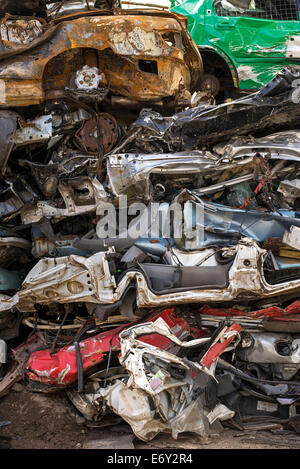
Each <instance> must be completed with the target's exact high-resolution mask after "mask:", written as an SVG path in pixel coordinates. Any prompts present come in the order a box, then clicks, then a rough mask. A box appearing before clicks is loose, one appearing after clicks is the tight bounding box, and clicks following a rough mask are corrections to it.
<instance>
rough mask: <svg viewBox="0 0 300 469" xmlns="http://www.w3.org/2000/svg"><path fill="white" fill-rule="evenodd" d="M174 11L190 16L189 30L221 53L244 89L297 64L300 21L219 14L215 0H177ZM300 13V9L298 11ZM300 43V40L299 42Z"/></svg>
mask: <svg viewBox="0 0 300 469" xmlns="http://www.w3.org/2000/svg"><path fill="white" fill-rule="evenodd" d="M176 3H177V4H178V3H179V5H177V6H175V7H174V8H172V11H174V12H176V13H180V14H182V15H184V16H186V17H187V20H188V30H189V32H190V34H191V36H192V38H193V39H194V41H195V42H196V44H197V45H199V46H206V47H207V46H209V47H210V48H213V49H214V50H215V51H216V52H217V53H218V54H220V55H221V56H222V57H223V58H224V59H225V60H226V62H227V64H228V65H229V68H230V70H231V72H232V74H233V76H236V77H237V80H238V82H239V87H240V89H244V90H246V89H247V90H256V89H258V88H260V87H261V86H262V85H265V84H266V83H267V82H268V81H270V80H271V79H272V78H273V77H274V75H275V74H276V73H278V72H279V71H280V70H282V68H283V67H285V66H287V65H291V66H293V67H295V66H296V68H297V62H296V60H297V59H298V61H299V58H300V45H299V47H298V44H297V43H298V41H297V40H294V44H295V45H294V47H293V54H292V55H293V59H294V60H292V59H290V60H289V58H290V56H291V54H290V52H289V51H290V49H291V45H290V43H291V41H290V38H291V37H293V36H294V37H296V38H297V37H300V21H299V20H298V21H277V20H271V19H262V18H253V17H250V16H249V17H247V16H246V14H244V16H234V17H233V16H218V15H217V14H216V11H215V8H214V3H215V0H200V1H198V2H195V1H194V0H186V1H182V2H181V1H180V0H179V2H178V1H176ZM209 12H210V13H209ZM298 15H299V12H298ZM299 42H300V41H299Z"/></svg>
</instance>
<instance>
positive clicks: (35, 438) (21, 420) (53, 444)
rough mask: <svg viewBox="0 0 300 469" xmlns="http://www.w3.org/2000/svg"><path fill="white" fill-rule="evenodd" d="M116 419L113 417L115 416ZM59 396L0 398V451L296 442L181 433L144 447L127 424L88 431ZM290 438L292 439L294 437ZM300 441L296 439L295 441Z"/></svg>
mask: <svg viewBox="0 0 300 469" xmlns="http://www.w3.org/2000/svg"><path fill="white" fill-rule="evenodd" d="M114 417H115V416H114ZM83 420H84V419H82V417H81V416H80V415H79V414H78V413H77V411H75V409H74V407H73V406H72V404H71V403H70V402H69V400H68V399H67V397H66V395H65V394H64V392H61V393H56V394H48V395H46V394H40V393H32V392H28V391H26V389H25V388H24V386H22V385H21V384H19V383H17V384H15V385H14V387H13V390H11V391H10V393H9V394H8V395H6V396H5V397H3V398H2V399H1V400H0V421H10V422H11V423H10V424H9V425H6V426H1V427H0V448H1V449H2V448H12V449H121V448H123V449H134V448H137V449H145V448H147V449H152V450H153V449H180V448H181V449H295V448H300V443H299V441H300V438H299V437H298V436H297V434H292V433H291V434H290V435H289V437H288V438H286V437H284V436H280V435H275V434H274V433H271V432H267V431H260V432H251V433H243V432H241V431H238V430H232V429H228V428H223V430H222V429H221V433H219V435H217V434H216V435H215V436H213V437H211V438H209V439H206V440H203V439H200V438H199V437H198V436H195V435H194V434H181V435H180V436H179V438H178V440H177V441H175V440H173V439H172V438H171V437H170V436H169V435H158V436H157V437H156V438H155V439H154V440H152V441H151V442H149V443H144V442H142V441H140V440H138V439H137V438H135V437H134V435H133V434H132V432H131V429H130V427H129V426H128V425H127V424H122V423H116V424H115V425H114V426H108V427H105V428H98V429H96V428H88V427H86V426H85V424H84V423H83ZM293 435H294V436H293ZM298 438H299V440H298Z"/></svg>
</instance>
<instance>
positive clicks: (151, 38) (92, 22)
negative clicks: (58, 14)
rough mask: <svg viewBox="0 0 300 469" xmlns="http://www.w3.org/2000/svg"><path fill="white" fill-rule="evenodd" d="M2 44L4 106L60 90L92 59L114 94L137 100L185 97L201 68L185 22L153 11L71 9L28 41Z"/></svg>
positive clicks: (0, 62) (69, 85)
mask: <svg viewBox="0 0 300 469" xmlns="http://www.w3.org/2000/svg"><path fill="white" fill-rule="evenodd" d="M108 13H109V14H108ZM154 13H155V14H154ZM2 46H6V49H3V47H2V50H4V52H3V54H2V57H1V55H0V107H7V106H29V105H34V104H40V103H42V102H44V101H45V100H46V99H48V98H52V97H53V96H54V97H57V96H59V95H60V94H61V95H63V94H64V93H65V92H66V91H67V90H68V89H70V88H72V80H74V74H75V73H76V71H77V70H79V69H81V68H82V67H83V66H85V65H88V64H89V63H91V60H92V63H93V64H96V63H98V66H99V69H100V72H101V73H102V74H104V76H105V78H106V82H107V84H108V87H109V89H110V91H111V93H112V94H114V95H118V96H125V97H129V98H131V99H134V100H138V101H159V100H161V99H163V98H170V97H174V98H175V101H176V100H177V101H178V100H179V101H180V96H182V95H183V90H185V91H186V90H188V91H190V90H192V89H193V87H194V86H195V81H196V79H197V78H199V76H200V74H201V73H202V61H201V57H200V54H199V52H198V50H197V48H196V46H195V44H193V42H192V40H191V39H190V37H189V35H188V33H187V32H186V22H185V21H184V20H183V19H182V18H180V17H179V15H175V14H171V13H165V12H161V11H155V10H147V13H145V11H144V12H143V13H141V12H138V11H132V10H131V12H130V14H128V13H124V11H122V10H114V11H113V12H112V11H110V12H105V11H101V12H95V11H93V12H85V13H81V14H77V15H73V16H67V17H63V18H60V19H59V20H56V21H52V22H51V23H48V24H47V25H44V32H43V33H42V35H40V36H39V37H37V38H34V39H33V40H32V42H31V43H29V44H26V45H24V44H20V43H15V42H12V43H10V44H9V45H8V44H7V41H5V44H4V41H2ZM8 46H9V47H8ZM91 58H92V59H91ZM58 92H59V93H58Z"/></svg>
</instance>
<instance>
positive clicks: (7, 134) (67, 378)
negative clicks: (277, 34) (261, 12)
mask: <svg viewBox="0 0 300 469" xmlns="http://www.w3.org/2000/svg"><path fill="white" fill-rule="evenodd" d="M9 3H10V2H8V1H6V2H1V5H2V4H5V6H4V7H3V9H2V10H3V11H2V14H3V17H2V19H1V25H0V35H1V48H0V129H1V131H0V139H1V145H0V167H1V168H0V169H1V179H0V291H1V295H0V396H4V395H5V394H7V393H8V392H9V390H10V388H11V386H12V385H13V384H14V383H15V382H16V381H18V380H23V382H24V383H25V384H26V388H27V389H28V390H32V391H35V392H46V393H47V392H55V391H59V390H63V391H65V392H66V393H67V395H68V397H69V399H70V401H71V402H72V403H73V404H74V405H75V407H76V408H77V409H78V411H79V412H80V413H81V414H82V415H83V416H84V417H85V419H86V422H87V424H91V423H92V424H93V425H94V426H95V425H99V426H101V425H102V424H103V421H114V418H115V417H116V416H118V418H120V419H123V420H125V421H126V422H127V423H129V424H130V426H131V427H132V430H133V432H134V434H135V435H136V436H137V437H138V438H140V439H142V440H144V441H149V440H151V439H153V438H154V437H155V436H156V435H157V434H158V433H160V432H169V433H172V436H173V437H174V438H177V436H178V434H179V433H181V432H186V431H188V432H194V433H196V434H198V435H201V436H207V435H209V434H210V433H211V431H212V429H214V425H216V424H215V422H216V421H222V422H223V423H224V424H227V425H231V426H233V427H234V428H240V429H242V428H253V427H256V428H257V427H260V428H272V426H273V427H274V425H275V426H276V425H277V426H278V425H282V426H288V427H289V428H293V429H294V430H295V431H300V426H299V418H300V408H299V403H300V400H299V397H300V379H299V376H300V370H299V368H300V300H299V291H300V178H299V176H300V164H299V163H300V131H299V130H297V129H298V128H300V127H299V126H300V105H299V101H300V88H298V87H297V83H298V82H299V78H300V72H299V71H297V70H295V69H291V68H286V69H284V70H283V71H282V72H281V73H280V74H279V75H277V76H276V77H274V79H273V80H272V81H271V82H270V83H268V84H267V85H266V86H265V87H263V88H262V89H261V90H260V91H259V92H258V93H254V94H252V95H250V96H247V97H244V98H240V99H238V100H235V101H231V102H226V103H221V104H212V100H211V98H210V97H205V96H203V93H202V94H201V93H197V82H198V81H199V77H201V73H202V62H201V57H200V55H199V52H198V50H197V48H196V46H195V44H194V43H193V42H192V40H191V39H190V37H189V35H188V33H187V31H186V21H185V19H184V18H183V17H181V16H179V15H175V14H171V13H167V12H163V11H158V10H140V11H134V10H122V9H110V10H109V9H106V10H105V9H103V8H102V9H101V7H103V5H102V3H103V4H104V3H105V2H85V1H83V2H78V1H77V2H76V1H74V2H59V3H58V4H54V6H53V3H52V5H50V7H49V5H48V6H47V5H46V4H47V3H50V2H36V1H33V0H32V1H29V0H28V1H24V2H22V12H20V11H19V10H18V8H21V7H20V6H18V7H17V6H16V5H17V4H18V3H19V2H14V1H12V2H11V3H10V7H11V9H10V8H9V6H8V4H9ZM64 3H65V5H63V4H64ZM86 3H87V6H86ZM89 3H90V4H91V3H93V7H90V5H89ZM1 5H0V6H1ZM112 6H113V7H115V6H118V5H115V4H114V5H112V4H109V2H108V4H107V5H104V8H111V7H112ZM27 7H28V8H29V10H30V8H31V13H30V12H29V13H26V12H24V11H23V10H24V9H25V10H26V8H27ZM46 7H47V8H48V10H47V9H46ZM79 7H81V8H79ZM39 8H40V9H41V10H39ZM33 10H35V12H38V13H37V14H36V15H33V14H32V11H33ZM47 11H48V16H47ZM20 15H23V16H20ZM24 15H28V16H24ZM38 15H40V16H38ZM295 83H296V85H295ZM205 99H206V101H205ZM114 414H116V415H114Z"/></svg>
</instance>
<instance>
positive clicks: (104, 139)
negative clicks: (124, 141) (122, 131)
mask: <svg viewBox="0 0 300 469" xmlns="http://www.w3.org/2000/svg"><path fill="white" fill-rule="evenodd" d="M97 120H98V124H97V122H96V119H95V118H92V119H89V120H87V121H85V122H84V124H83V126H82V127H81V129H80V130H79V131H78V132H77V133H76V140H77V142H78V143H79V144H80V146H82V147H83V148H84V150H85V151H86V152H87V153H89V154H92V155H93V154H97V153H98V151H99V141H98V129H99V131H100V135H101V143H102V145H103V148H104V153H107V152H109V151H110V150H111V149H112V148H113V147H114V146H115V145H116V143H117V141H118V124H117V121H116V119H115V118H114V117H113V116H112V115H110V114H108V113H106V112H103V113H101V114H98V116H97Z"/></svg>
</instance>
